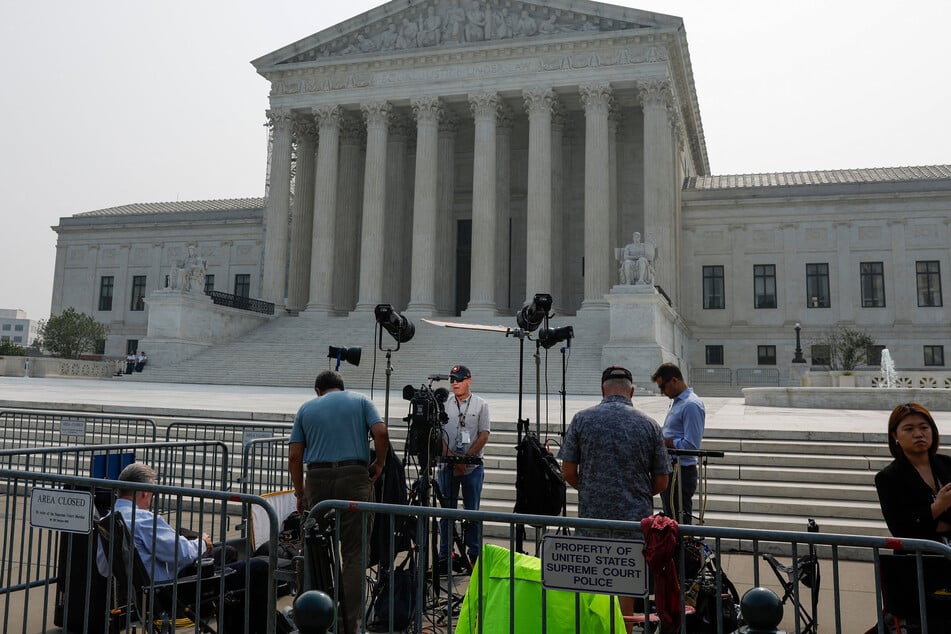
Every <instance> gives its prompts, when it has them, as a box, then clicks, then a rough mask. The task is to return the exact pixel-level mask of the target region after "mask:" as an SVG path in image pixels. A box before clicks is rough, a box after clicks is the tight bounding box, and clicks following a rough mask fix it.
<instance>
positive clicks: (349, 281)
mask: <svg viewBox="0 0 951 634" xmlns="http://www.w3.org/2000/svg"><path fill="white" fill-rule="evenodd" d="M363 163H364V161H363V123H362V121H360V120H359V119H357V118H355V117H344V119H343V120H342V124H341V129H340V173H339V174H338V175H337V176H338V178H337V209H338V212H337V238H336V240H335V244H334V249H335V253H336V255H335V256H334V261H335V265H334V271H335V272H336V274H335V275H334V310H335V311H337V312H343V313H346V312H350V311H351V310H353V307H354V306H355V305H356V303H357V285H358V282H359V279H358V271H359V265H360V225H361V210H362V204H363Z"/></svg>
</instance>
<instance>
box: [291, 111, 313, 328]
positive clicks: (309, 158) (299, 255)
mask: <svg viewBox="0 0 951 634" xmlns="http://www.w3.org/2000/svg"><path fill="white" fill-rule="evenodd" d="M293 132H294V138H295V139H297V177H296V178H295V179H294V211H293V213H292V214H291V253H290V264H289V266H288V273H287V307H288V309H290V310H303V309H304V307H305V306H307V301H308V297H309V293H310V258H311V243H312V240H313V238H312V233H313V231H314V178H315V174H314V153H315V152H316V149H317V129H316V127H315V126H314V120H313V118H312V117H303V116H301V117H297V118H295V120H294V125H293Z"/></svg>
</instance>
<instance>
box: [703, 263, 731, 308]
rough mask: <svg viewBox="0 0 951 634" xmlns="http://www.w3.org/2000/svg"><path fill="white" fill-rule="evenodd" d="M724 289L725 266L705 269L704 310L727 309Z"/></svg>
mask: <svg viewBox="0 0 951 634" xmlns="http://www.w3.org/2000/svg"><path fill="white" fill-rule="evenodd" d="M723 288H724V284H723V266H722V265H716V266H705V267H703V307H704V308H726V297H725V296H724V293H723Z"/></svg>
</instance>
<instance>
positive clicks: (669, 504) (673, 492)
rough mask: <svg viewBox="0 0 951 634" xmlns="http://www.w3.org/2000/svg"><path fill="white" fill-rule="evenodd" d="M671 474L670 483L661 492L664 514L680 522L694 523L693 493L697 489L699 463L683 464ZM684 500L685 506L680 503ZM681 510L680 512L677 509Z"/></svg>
mask: <svg viewBox="0 0 951 634" xmlns="http://www.w3.org/2000/svg"><path fill="white" fill-rule="evenodd" d="M676 469H677V467H676V465H675V472H674V473H672V474H670V484H668V485H667V488H666V489H664V490H663V491H662V492H661V494H660V499H661V501H662V502H663V503H664V514H665V515H667V516H669V517H672V518H674V519H675V520H677V522H678V523H680V524H693V494H694V493H695V492H696V491H697V465H690V466H689V467H686V466H683V465H681V466H680V467H679V471H677V470H676ZM680 500H683V507H682V508H681V506H680V504H679V503H678V502H679V501H680ZM677 510H680V511H681V512H680V513H676V512H675V511H677Z"/></svg>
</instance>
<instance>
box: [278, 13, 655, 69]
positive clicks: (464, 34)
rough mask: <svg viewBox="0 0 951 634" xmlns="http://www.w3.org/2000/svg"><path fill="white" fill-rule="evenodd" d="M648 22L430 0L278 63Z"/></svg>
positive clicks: (622, 27) (616, 28)
mask: <svg viewBox="0 0 951 634" xmlns="http://www.w3.org/2000/svg"><path fill="white" fill-rule="evenodd" d="M648 26H651V25H644V24H637V23H634V22H630V21H625V20H618V19H613V18H605V17H601V16H597V15H591V14H586V13H584V12H581V11H574V10H568V9H561V8H556V7H549V6H544V5H538V4H532V3H529V2H518V1H517V0H490V1H489V2H486V1H485V0H482V1H479V0H442V1H439V0H434V1H432V2H423V3H419V4H417V5H415V6H413V7H412V8H409V9H406V10H404V11H402V12H399V13H397V14H395V15H391V16H388V17H386V18H384V19H382V20H378V21H376V22H373V23H371V24H369V25H367V26H366V27H364V28H363V29H361V30H359V31H356V32H354V33H351V34H348V35H344V36H341V37H337V38H335V39H333V40H331V41H329V42H325V43H322V44H319V45H317V46H314V47H312V48H310V49H308V50H306V51H304V52H302V53H299V54H298V55H295V56H294V57H291V58H290V59H287V60H284V61H282V62H281V63H282V64H293V63H301V62H308V61H314V60H318V59H322V58H328V57H337V56H349V55H360V54H366V53H377V52H381V51H382V52H388V51H402V50H412V49H421V48H432V47H441V46H460V45H464V44H468V43H478V42H491V41H495V40H508V39H523V38H534V37H543V36H551V35H556V34H560V33H570V32H585V31H588V32H601V31H623V30H629V29H638V28H645V27H648Z"/></svg>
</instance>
